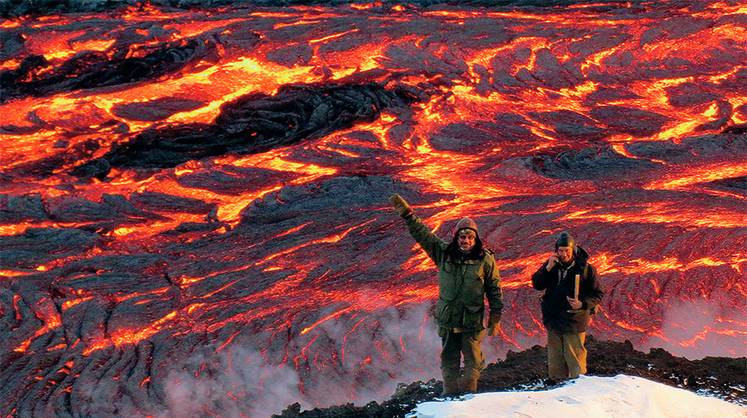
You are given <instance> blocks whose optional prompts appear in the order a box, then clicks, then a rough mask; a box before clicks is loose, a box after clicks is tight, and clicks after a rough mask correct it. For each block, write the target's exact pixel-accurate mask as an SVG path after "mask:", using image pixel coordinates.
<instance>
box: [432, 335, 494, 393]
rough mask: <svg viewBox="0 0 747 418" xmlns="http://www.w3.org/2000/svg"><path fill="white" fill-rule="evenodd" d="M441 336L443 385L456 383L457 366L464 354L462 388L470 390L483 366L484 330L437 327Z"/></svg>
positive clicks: (457, 376)
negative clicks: (459, 330)
mask: <svg viewBox="0 0 747 418" xmlns="http://www.w3.org/2000/svg"><path fill="white" fill-rule="evenodd" d="M439 335H440V336H441V374H442V375H443V378H444V386H445V387H446V386H452V385H456V384H457V382H458V379H459V366H460V363H461V358H462V356H464V376H463V377H462V379H463V382H464V383H463V384H464V385H465V386H467V387H464V388H462V389H466V390H470V389H471V390H472V391H474V390H475V389H472V388H470V386H472V387H473V388H474V387H475V385H476V384H477V379H478V378H479V377H480V372H481V371H482V370H483V369H484V368H485V357H484V356H483V354H482V347H480V344H481V343H482V339H483V337H484V336H485V330H481V331H471V332H453V330H449V329H448V328H441V329H439Z"/></svg>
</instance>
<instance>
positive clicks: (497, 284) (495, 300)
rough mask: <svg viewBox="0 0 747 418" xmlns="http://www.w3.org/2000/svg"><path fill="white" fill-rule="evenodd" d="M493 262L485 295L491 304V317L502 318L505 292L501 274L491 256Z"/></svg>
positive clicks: (489, 268)
mask: <svg viewBox="0 0 747 418" xmlns="http://www.w3.org/2000/svg"><path fill="white" fill-rule="evenodd" d="M490 260H491V262H490V263H489V264H488V271H486V278H485V296H487V298H488V304H489V305H490V318H491V319H493V320H500V318H501V311H502V310H503V292H501V274H500V272H499V271H498V266H497V265H496V264H495V259H494V258H493V257H490Z"/></svg>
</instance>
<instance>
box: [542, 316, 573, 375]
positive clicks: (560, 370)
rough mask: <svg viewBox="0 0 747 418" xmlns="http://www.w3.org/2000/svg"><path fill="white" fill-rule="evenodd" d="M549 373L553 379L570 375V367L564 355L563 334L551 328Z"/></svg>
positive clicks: (548, 337) (548, 359) (549, 336)
mask: <svg viewBox="0 0 747 418" xmlns="http://www.w3.org/2000/svg"><path fill="white" fill-rule="evenodd" d="M547 374H548V375H549V376H550V379H553V380H560V379H565V378H567V377H568V367H567V366H566V364H565V357H564V355H563V336H562V335H561V334H559V333H557V332H555V331H553V330H551V329H549V328H548V329H547Z"/></svg>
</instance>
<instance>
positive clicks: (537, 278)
mask: <svg viewBox="0 0 747 418" xmlns="http://www.w3.org/2000/svg"><path fill="white" fill-rule="evenodd" d="M546 267H547V261H545V262H544V263H542V266H541V267H540V268H539V270H537V271H536V272H535V273H534V274H533V275H532V287H534V288H535V289H537V290H545V289H547V279H548V277H549V275H550V272H549V271H547V268H546Z"/></svg>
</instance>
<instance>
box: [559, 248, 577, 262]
mask: <svg viewBox="0 0 747 418" xmlns="http://www.w3.org/2000/svg"><path fill="white" fill-rule="evenodd" d="M555 254H557V255H558V259H559V260H560V261H562V262H563V263H564V264H568V262H570V261H571V260H573V247H558V249H557V250H555Z"/></svg>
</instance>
